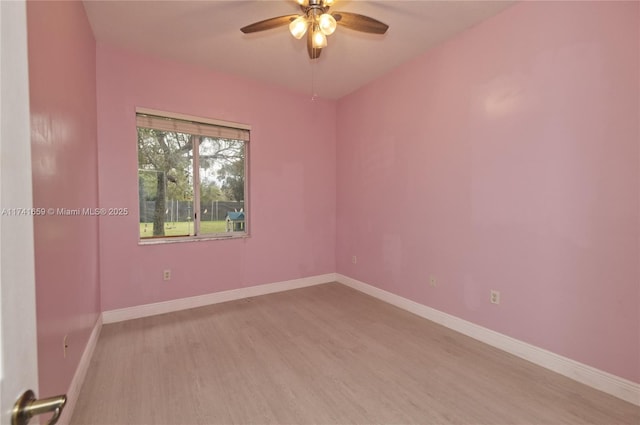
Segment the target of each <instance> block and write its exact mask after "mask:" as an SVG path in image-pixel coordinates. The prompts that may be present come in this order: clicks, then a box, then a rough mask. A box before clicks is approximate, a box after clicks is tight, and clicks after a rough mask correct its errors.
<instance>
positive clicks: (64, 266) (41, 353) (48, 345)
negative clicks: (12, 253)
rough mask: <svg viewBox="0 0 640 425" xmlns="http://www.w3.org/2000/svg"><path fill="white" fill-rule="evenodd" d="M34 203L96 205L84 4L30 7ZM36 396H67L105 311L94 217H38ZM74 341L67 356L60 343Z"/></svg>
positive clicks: (91, 74)
mask: <svg viewBox="0 0 640 425" xmlns="http://www.w3.org/2000/svg"><path fill="white" fill-rule="evenodd" d="M27 23H28V39H29V82H30V102H31V132H32V147H31V148H32V163H33V203H34V206H36V207H43V208H54V209H57V208H95V207H96V206H97V204H98V175H97V170H96V168H97V165H98V163H97V129H96V74H95V71H96V66H95V60H96V49H95V41H94V38H93V35H92V32H91V28H90V27H89V23H88V21H87V18H86V16H85V12H84V8H83V6H82V3H80V2H32V1H30V2H28V3H27ZM34 231H35V261H36V309H37V327H38V368H39V381H40V394H48V395H54V394H59V393H64V392H66V391H67V389H68V388H69V384H70V382H71V379H72V377H73V375H74V373H75V370H76V367H77V365H78V363H79V360H80V356H81V355H82V353H83V352H84V349H85V346H86V343H87V341H88V338H89V335H90V333H91V330H92V328H93V326H94V325H95V323H96V320H97V318H98V314H99V313H100V298H99V297H100V292H99V283H98V220H97V219H96V218H91V217H65V216H56V215H52V214H48V215H46V216H44V217H35V218H34ZM65 335H68V336H69V339H68V341H69V348H68V350H67V357H66V358H64V356H63V348H62V346H63V338H64V336H65Z"/></svg>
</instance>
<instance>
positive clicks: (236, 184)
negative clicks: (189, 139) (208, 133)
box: [198, 137, 246, 235]
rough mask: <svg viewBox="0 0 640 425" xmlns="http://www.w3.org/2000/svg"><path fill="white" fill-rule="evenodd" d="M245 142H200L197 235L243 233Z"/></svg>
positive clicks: (215, 140) (202, 140)
mask: <svg viewBox="0 0 640 425" xmlns="http://www.w3.org/2000/svg"><path fill="white" fill-rule="evenodd" d="M245 150H246V147H245V142H243V141H241V140H231V139H223V138H210V137H203V138H201V140H200V148H199V152H198V153H199V161H200V234H202V235H206V234H215V233H228V232H245V230H246V227H245V215H246V210H245V204H244V187H245Z"/></svg>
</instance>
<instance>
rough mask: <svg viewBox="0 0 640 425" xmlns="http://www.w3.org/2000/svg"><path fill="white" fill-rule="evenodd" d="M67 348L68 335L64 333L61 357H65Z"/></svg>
mask: <svg viewBox="0 0 640 425" xmlns="http://www.w3.org/2000/svg"><path fill="white" fill-rule="evenodd" d="M67 348H69V335H65V336H64V338H63V339H62V357H63V358H65V359H66V358H67Z"/></svg>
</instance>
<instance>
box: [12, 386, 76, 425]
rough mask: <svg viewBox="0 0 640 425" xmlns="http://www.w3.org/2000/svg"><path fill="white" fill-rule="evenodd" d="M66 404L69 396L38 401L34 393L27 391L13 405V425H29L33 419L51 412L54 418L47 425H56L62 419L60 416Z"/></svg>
mask: <svg viewBox="0 0 640 425" xmlns="http://www.w3.org/2000/svg"><path fill="white" fill-rule="evenodd" d="M66 402H67V396H66V395H65V394H63V395H59V396H56V397H49V398H43V399H42V400H37V399H36V395H35V394H34V393H33V391H31V390H27V391H25V392H24V393H23V394H22V395H21V396H20V398H18V400H17V401H16V403H15V404H14V405H13V412H11V425H27V424H28V423H29V420H31V418H32V417H34V416H37V415H42V414H43V413H50V412H53V416H52V417H51V419H49V422H47V425H54V424H55V423H56V422H58V419H60V414H61V413H62V409H63V408H64V405H65V403H66Z"/></svg>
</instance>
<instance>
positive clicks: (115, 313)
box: [102, 273, 336, 324]
mask: <svg viewBox="0 0 640 425" xmlns="http://www.w3.org/2000/svg"><path fill="white" fill-rule="evenodd" d="M335 280H336V274H335V273H328V274H323V275H318V276H311V277H305V278H301V279H293V280H287V281H283V282H275V283H267V284H264V285H257V286H249V287H247V288H239V289H232V290H229V291H222V292H214V293H211V294H205V295H198V296H195V297H189V298H179V299H177V300H170V301H163V302H159V303H154V304H144V305H138V306H134V307H128V308H121V309H118V310H110V311H105V312H103V313H102V322H103V323H105V324H107V323H115V322H122V321H124V320H131V319H139V318H141V317H148V316H155V315H157V314H164V313H171V312H174V311H180V310H186V309H189V308H195V307H203V306H206V305H210V304H217V303H223V302H227V301H234V300H239V299H243V298H249V297H256V296H259V295H266V294H272V293H274V292H282V291H288V290H290V289H298V288H304V287H307V286H313V285H319V284H322V283H329V282H335Z"/></svg>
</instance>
